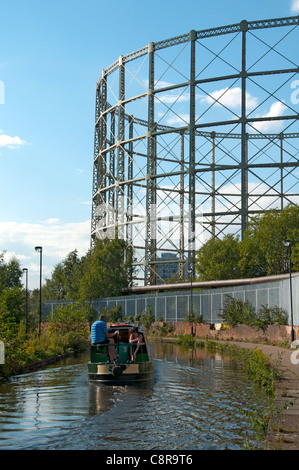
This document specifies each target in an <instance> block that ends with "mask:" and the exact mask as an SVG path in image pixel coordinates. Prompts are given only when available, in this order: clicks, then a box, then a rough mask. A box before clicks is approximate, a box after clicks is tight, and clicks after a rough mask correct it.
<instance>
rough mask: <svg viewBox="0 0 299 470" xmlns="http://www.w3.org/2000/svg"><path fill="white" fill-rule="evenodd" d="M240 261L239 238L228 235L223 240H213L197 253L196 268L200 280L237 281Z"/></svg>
mask: <svg viewBox="0 0 299 470" xmlns="http://www.w3.org/2000/svg"><path fill="white" fill-rule="evenodd" d="M239 260H240V254H239V239H238V237H235V236H234V235H231V234H228V235H225V236H224V238H223V239H222V240H220V239H218V238H211V239H210V240H208V241H207V242H206V243H205V244H204V245H203V246H202V248H201V249H200V250H199V251H198V253H197V257H196V262H195V267H196V272H197V274H198V277H199V280H200V281H212V280H215V279H237V278H239V277H240V270H239V266H238V265H239Z"/></svg>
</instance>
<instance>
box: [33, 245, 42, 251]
mask: <svg viewBox="0 0 299 470" xmlns="http://www.w3.org/2000/svg"><path fill="white" fill-rule="evenodd" d="M35 251H39V252H41V251H43V247H42V246H36V247H35Z"/></svg>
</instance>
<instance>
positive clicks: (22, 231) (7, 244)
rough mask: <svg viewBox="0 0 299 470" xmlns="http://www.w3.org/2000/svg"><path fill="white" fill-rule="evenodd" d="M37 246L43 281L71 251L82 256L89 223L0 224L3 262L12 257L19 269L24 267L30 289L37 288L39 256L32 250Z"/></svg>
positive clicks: (84, 250)
mask: <svg viewBox="0 0 299 470" xmlns="http://www.w3.org/2000/svg"><path fill="white" fill-rule="evenodd" d="M38 245H39V246H42V247H43V279H45V278H47V277H49V276H50V275H51V273H52V271H53V269H54V266H55V265H56V264H57V263H59V262H60V261H62V260H63V259H65V257H66V256H67V255H68V253H70V252H71V251H73V250H77V251H78V255H79V256H83V255H85V254H86V252H87V251H88V249H89V248H90V220H87V221H84V222H78V223H66V224H63V223H59V219H56V218H51V219H47V220H46V221H45V222H44V223H40V224H30V223H26V222H23V223H17V222H0V252H3V251H5V250H7V254H6V260H8V258H10V257H12V256H15V257H16V258H17V259H18V260H19V261H20V263H21V266H22V267H28V269H29V278H30V287H29V288H30V289H33V288H38V286H39V256H38V253H36V251H35V250H34V247H35V246H38Z"/></svg>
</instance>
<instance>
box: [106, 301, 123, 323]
mask: <svg viewBox="0 0 299 470" xmlns="http://www.w3.org/2000/svg"><path fill="white" fill-rule="evenodd" d="M101 315H106V317H107V318H108V321H109V322H110V323H116V322H118V321H119V322H121V321H123V314H122V311H121V305H118V304H115V305H113V308H112V310H108V307H103V308H102V309H101Z"/></svg>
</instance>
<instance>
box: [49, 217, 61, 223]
mask: <svg viewBox="0 0 299 470" xmlns="http://www.w3.org/2000/svg"><path fill="white" fill-rule="evenodd" d="M58 222H59V219H56V218H55V217H53V218H52V219H51V218H50V219H47V224H58Z"/></svg>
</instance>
